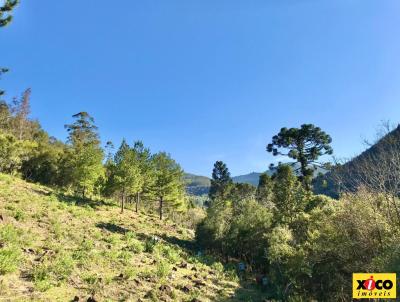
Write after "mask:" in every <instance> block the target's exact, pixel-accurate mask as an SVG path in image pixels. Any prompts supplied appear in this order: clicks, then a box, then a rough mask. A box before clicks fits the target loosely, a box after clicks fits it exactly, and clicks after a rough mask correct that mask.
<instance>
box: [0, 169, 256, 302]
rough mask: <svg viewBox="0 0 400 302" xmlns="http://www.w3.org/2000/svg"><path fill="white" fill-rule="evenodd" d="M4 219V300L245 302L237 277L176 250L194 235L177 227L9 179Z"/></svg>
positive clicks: (1, 204) (0, 209)
mask: <svg viewBox="0 0 400 302" xmlns="http://www.w3.org/2000/svg"><path fill="white" fill-rule="evenodd" d="M0 214H1V215H2V217H3V220H2V221H0V296H1V297H2V298H4V300H5V301H8V300H12V301H15V300H16V301H26V300H34V301H70V300H72V299H73V298H74V296H78V297H80V299H81V301H86V299H87V298H88V297H89V296H92V295H94V296H95V297H96V299H97V300H98V301H138V300H139V299H141V300H142V301H162V300H165V301H192V300H193V299H195V298H196V299H199V300H200V301H221V302H224V301H244V300H242V293H240V289H241V287H240V284H239V280H238V278H237V276H236V275H235V277H234V276H233V275H234V274H235V272H234V271H229V270H226V269H225V268H224V265H222V264H221V263H219V262H217V261H215V259H213V258H212V257H209V256H202V257H197V256H194V254H195V252H194V251H193V252H192V251H190V250H187V249H185V248H183V247H180V246H179V245H178V244H174V242H178V243H179V242H185V240H189V241H190V240H191V237H190V235H188V234H193V232H192V231H189V230H186V229H185V228H182V227H178V226H176V225H175V223H172V222H169V221H163V222H159V221H158V219H157V218H156V217H152V216H147V215H144V214H136V213H134V212H133V211H129V210H127V211H125V213H124V214H122V215H121V214H120V209H119V208H118V204H115V205H114V204H113V203H111V202H109V201H107V202H102V201H100V200H99V201H90V202H88V203H87V204H82V201H81V200H80V199H75V198H74V197H73V196H65V195H63V194H61V192H57V191H55V190H52V189H49V188H47V187H43V186H40V185H35V184H29V183H26V182H24V181H22V180H19V179H17V178H14V177H11V176H8V175H4V174H0ZM156 238H158V239H156ZM182 263H183V264H185V265H182ZM196 282H200V283H201V284H203V285H201V286H197V287H196ZM185 286H186V287H187V288H190V290H189V291H185V290H182V288H184V287H185ZM253 292H254V291H253ZM254 294H257V293H256V292H254ZM15 297H22V298H21V300H18V299H19V298H18V299H16V298H15Z"/></svg>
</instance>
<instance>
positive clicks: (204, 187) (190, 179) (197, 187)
mask: <svg viewBox="0 0 400 302" xmlns="http://www.w3.org/2000/svg"><path fill="white" fill-rule="evenodd" d="M184 179H185V182H186V191H187V192H188V193H189V194H191V195H196V196H200V195H204V194H208V191H209V190H210V185H211V181H210V179H209V178H208V177H205V176H199V175H194V174H190V173H185V175H184Z"/></svg>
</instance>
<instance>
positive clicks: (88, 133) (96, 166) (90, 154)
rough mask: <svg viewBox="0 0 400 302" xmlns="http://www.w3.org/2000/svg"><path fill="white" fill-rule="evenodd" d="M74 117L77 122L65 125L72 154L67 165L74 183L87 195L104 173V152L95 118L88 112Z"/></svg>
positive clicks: (76, 187)
mask: <svg viewBox="0 0 400 302" xmlns="http://www.w3.org/2000/svg"><path fill="white" fill-rule="evenodd" d="M73 118H75V119H76V120H75V122H74V123H73V124H70V125H66V126H65V127H66V129H67V131H68V133H69V136H68V143H69V146H70V154H71V158H70V159H67V160H68V161H69V162H70V164H68V165H67V166H69V168H70V170H71V174H72V175H71V177H70V179H71V181H72V185H73V186H74V187H75V189H77V190H80V191H81V192H82V196H83V197H85V194H86V192H92V191H93V189H94V186H95V184H96V182H97V180H98V179H99V178H100V177H102V175H103V174H104V168H103V162H102V161H103V158H104V153H103V150H102V148H101V147H100V139H99V135H98V133H97V127H96V126H95V125H94V119H93V118H92V117H91V116H90V115H89V114H88V113H87V112H80V113H78V114H75V115H73Z"/></svg>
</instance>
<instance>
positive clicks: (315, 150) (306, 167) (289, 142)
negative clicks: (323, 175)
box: [267, 124, 333, 190]
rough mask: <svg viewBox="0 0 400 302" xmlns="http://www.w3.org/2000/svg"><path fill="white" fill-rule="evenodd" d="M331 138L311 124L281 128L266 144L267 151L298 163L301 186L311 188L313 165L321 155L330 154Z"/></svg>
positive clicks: (316, 163) (331, 151)
mask: <svg viewBox="0 0 400 302" xmlns="http://www.w3.org/2000/svg"><path fill="white" fill-rule="evenodd" d="M331 142H332V138H331V137H330V136H329V135H328V134H327V133H325V132H324V131H322V130H321V128H319V127H316V126H314V125H312V124H304V125H301V127H300V128H290V129H288V128H282V129H281V131H280V132H279V133H278V134H277V135H275V136H274V137H273V138H272V142H271V143H270V144H268V145H267V151H268V152H271V153H272V154H273V155H274V156H276V155H285V156H288V157H289V158H292V159H294V160H296V161H297V162H298V163H300V180H301V181H302V183H303V186H304V187H305V188H306V189H307V190H310V189H311V180H312V175H313V171H314V169H313V167H314V166H315V165H320V163H318V162H317V160H318V158H319V157H320V156H322V155H326V154H332V153H333V150H332V147H331V145H330V144H331Z"/></svg>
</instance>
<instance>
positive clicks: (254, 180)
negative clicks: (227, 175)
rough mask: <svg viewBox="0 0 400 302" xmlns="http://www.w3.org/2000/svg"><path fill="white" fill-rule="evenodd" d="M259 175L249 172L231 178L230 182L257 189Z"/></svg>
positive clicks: (258, 173)
mask: <svg viewBox="0 0 400 302" xmlns="http://www.w3.org/2000/svg"><path fill="white" fill-rule="evenodd" d="M261 174H262V173H260V172H251V173H249V174H245V175H239V176H235V177H232V180H233V181H234V182H236V183H246V184H250V185H253V186H255V187H257V186H258V180H259V178H260V175H261Z"/></svg>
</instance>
